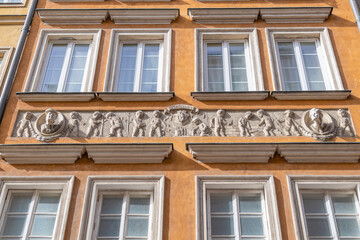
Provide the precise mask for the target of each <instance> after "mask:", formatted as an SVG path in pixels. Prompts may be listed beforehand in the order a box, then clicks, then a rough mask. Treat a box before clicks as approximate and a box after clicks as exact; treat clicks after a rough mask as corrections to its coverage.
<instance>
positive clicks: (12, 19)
mask: <svg viewBox="0 0 360 240" xmlns="http://www.w3.org/2000/svg"><path fill="white" fill-rule="evenodd" d="M25 18H26V15H1V16H0V25H10V24H11V25H13V24H14V25H23V24H24V22H25Z"/></svg>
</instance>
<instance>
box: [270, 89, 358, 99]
mask: <svg viewBox="0 0 360 240" xmlns="http://www.w3.org/2000/svg"><path fill="white" fill-rule="evenodd" d="M350 95H351V90H329V91H326V90H325V91H272V92H271V96H272V97H274V98H276V99H277V100H343V99H347V98H348V97H349V96H350Z"/></svg>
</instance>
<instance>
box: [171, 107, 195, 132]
mask: <svg viewBox="0 0 360 240" xmlns="http://www.w3.org/2000/svg"><path fill="white" fill-rule="evenodd" d="M190 118H191V116H190V114H189V113H188V112H187V111H185V110H179V111H177V113H176V115H175V124H176V128H175V136H186V135H187V129H186V127H184V126H185V125H187V124H188V123H189V122H190Z"/></svg>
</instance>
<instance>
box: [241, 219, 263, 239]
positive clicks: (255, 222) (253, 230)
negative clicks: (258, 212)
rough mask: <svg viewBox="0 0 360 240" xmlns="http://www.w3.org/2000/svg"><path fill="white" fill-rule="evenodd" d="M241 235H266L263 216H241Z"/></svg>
mask: <svg viewBox="0 0 360 240" xmlns="http://www.w3.org/2000/svg"><path fill="white" fill-rule="evenodd" d="M240 223H241V235H250V236H251V235H254V236H259V235H260V236H261V235H264V230H263V222H262V217H250V216H249V217H247V216H242V217H241V218H240Z"/></svg>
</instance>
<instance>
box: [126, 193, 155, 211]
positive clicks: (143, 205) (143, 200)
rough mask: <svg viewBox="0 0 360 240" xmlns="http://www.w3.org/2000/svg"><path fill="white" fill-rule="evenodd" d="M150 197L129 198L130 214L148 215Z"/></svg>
mask: <svg viewBox="0 0 360 240" xmlns="http://www.w3.org/2000/svg"><path fill="white" fill-rule="evenodd" d="M149 209H150V197H130V206H129V213H130V214H149Z"/></svg>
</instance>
